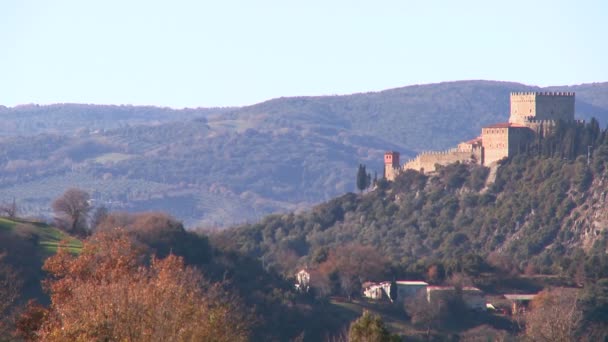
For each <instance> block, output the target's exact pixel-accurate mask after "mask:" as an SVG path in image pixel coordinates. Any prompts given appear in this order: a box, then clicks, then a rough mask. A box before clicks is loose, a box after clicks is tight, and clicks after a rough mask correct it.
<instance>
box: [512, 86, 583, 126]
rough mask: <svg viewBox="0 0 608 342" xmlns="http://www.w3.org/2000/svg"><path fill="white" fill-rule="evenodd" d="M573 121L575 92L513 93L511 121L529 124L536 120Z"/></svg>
mask: <svg viewBox="0 0 608 342" xmlns="http://www.w3.org/2000/svg"><path fill="white" fill-rule="evenodd" d="M557 120H562V121H573V120H574V93H573V92H515V93H511V114H510V116H509V123H512V124H519V125H528V123H529V122H534V121H557Z"/></svg>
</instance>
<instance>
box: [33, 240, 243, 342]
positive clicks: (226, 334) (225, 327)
mask: <svg viewBox="0 0 608 342" xmlns="http://www.w3.org/2000/svg"><path fill="white" fill-rule="evenodd" d="M44 269H45V270H46V271H47V272H49V274H50V275H51V278H50V279H49V280H47V286H48V288H49V290H50V297H51V306H50V307H49V309H48V310H47V311H46V312H45V314H44V315H43V316H42V320H41V321H40V322H38V323H37V324H35V325H37V326H39V328H38V329H37V331H35V332H32V331H24V332H22V334H23V336H35V337H36V338H37V339H41V340H45V341H66V340H72V341H76V340H129V341H185V340H199V341H203V340H207V341H208V340H213V341H243V340H246V339H247V336H248V331H249V322H250V320H249V319H247V317H246V311H245V310H243V308H241V307H240V305H241V304H240V303H239V302H238V301H236V299H234V297H232V296H231V295H230V294H228V293H225V292H223V291H222V290H221V289H220V288H218V287H217V286H213V285H211V284H209V283H205V282H204V281H203V279H202V276H201V275H200V274H199V273H198V272H197V271H196V270H194V269H192V268H189V267H185V266H184V263H183V259H182V258H180V257H177V256H174V255H169V256H167V257H166V258H164V259H156V258H153V259H152V260H151V261H150V263H149V265H146V263H145V259H142V254H141V251H138V249H137V248H136V246H135V245H134V244H133V242H132V241H131V240H130V239H128V237H127V236H126V234H124V233H122V232H121V231H120V230H114V231H109V232H103V233H99V234H97V235H95V236H94V237H93V238H92V239H90V240H88V241H87V242H85V244H84V246H83V249H82V253H81V254H80V255H78V256H73V255H71V254H69V253H67V252H66V251H65V250H60V251H59V252H58V253H57V254H56V255H54V256H53V257H51V258H49V259H48V260H47V261H46V262H45V265H44ZM21 326H26V325H25V324H22V325H21Z"/></svg>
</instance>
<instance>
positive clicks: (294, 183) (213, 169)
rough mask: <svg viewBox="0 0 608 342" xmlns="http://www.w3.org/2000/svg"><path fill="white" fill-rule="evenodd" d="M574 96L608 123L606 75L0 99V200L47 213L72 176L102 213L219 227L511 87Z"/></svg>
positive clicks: (294, 205)
mask: <svg viewBox="0 0 608 342" xmlns="http://www.w3.org/2000/svg"><path fill="white" fill-rule="evenodd" d="M543 90H552V91H555V90H567V91H575V92H577V100H576V101H577V103H576V107H577V114H576V115H577V117H578V118H583V119H589V118H591V117H596V118H598V120H599V121H600V124H601V125H602V126H604V125H605V124H606V123H607V122H608V104H607V103H606V100H605V99H606V98H608V83H598V84H587V85H579V86H568V87H550V88H538V87H530V86H525V85H522V84H517V83H506V82H493V81H461V82H447V83H439V84H429V85H418V86H409V87H403V88H398V89H391V90H386V91H382V92H377V93H365V94H353V95H347V96H322V97H296V98H279V99H274V100H270V101H266V102H263V103H260V104H256V105H252V106H247V107H240V108H221V109H185V110H172V109H168V108H154V107H132V106H95V105H69V104H68V105H53V106H35V105H28V106H20V107H15V108H6V107H2V108H0V118H1V119H2V120H3V123H6V125H4V124H3V126H2V131H1V132H0V136H3V137H2V138H0V202H2V201H11V200H12V199H13V198H16V199H17V200H18V202H19V205H20V206H21V208H22V210H23V212H24V213H30V214H31V213H35V214H37V215H42V216H45V217H48V216H50V215H51V213H50V212H49V204H50V202H51V201H52V200H53V199H54V198H55V197H57V196H58V195H60V194H61V193H62V192H63V191H64V190H65V189H66V188H68V187H71V186H77V187H81V188H83V189H85V190H87V191H89V192H91V194H92V195H93V198H94V199H95V201H96V203H97V204H104V205H106V206H108V207H110V209H114V210H129V211H140V210H158V209H162V210H167V211H169V212H170V213H172V214H173V215H175V216H176V217H178V218H180V219H182V220H184V222H185V223H186V224H187V225H189V226H194V225H205V226H227V225H230V224H234V223H239V222H244V221H253V220H256V219H259V218H261V217H263V216H264V215H266V214H268V213H272V212H286V211H293V210H301V209H304V208H309V207H310V206H312V205H314V204H316V203H319V202H321V201H325V200H329V199H331V198H333V197H335V196H337V195H340V194H343V193H345V192H348V191H352V190H354V189H355V184H354V180H355V177H354V175H355V171H356V167H357V165H358V164H359V163H366V164H367V166H368V170H372V174H373V172H374V171H375V172H378V173H379V174H381V173H382V154H383V152H384V151H385V150H389V149H394V150H398V151H401V153H402V156H403V159H406V158H407V157H412V156H414V155H415V153H416V152H418V151H421V150H431V149H433V150H435V149H444V148H447V147H451V146H453V145H454V144H455V143H457V142H459V141H463V140H467V139H469V138H472V137H475V136H476V135H477V134H478V133H479V131H480V127H481V126H483V125H485V124H489V123H494V122H500V121H504V120H506V118H507V116H508V103H509V102H508V96H509V93H510V92H511V91H543Z"/></svg>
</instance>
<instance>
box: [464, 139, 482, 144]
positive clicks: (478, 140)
mask: <svg viewBox="0 0 608 342" xmlns="http://www.w3.org/2000/svg"><path fill="white" fill-rule="evenodd" d="M478 142H481V137H477V138H475V139H471V140H469V141H465V142H464V143H465V144H470V145H473V144H475V143H478Z"/></svg>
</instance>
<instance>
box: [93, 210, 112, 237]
mask: <svg viewBox="0 0 608 342" xmlns="http://www.w3.org/2000/svg"><path fill="white" fill-rule="evenodd" d="M108 214H109V212H108V208H106V206H104V205H101V206H99V207H97V208H95V211H93V215H92V217H91V223H90V228H91V230H92V231H94V230H96V229H97V227H98V226H99V225H100V224H101V223H102V222H103V220H105V218H106V217H108Z"/></svg>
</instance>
